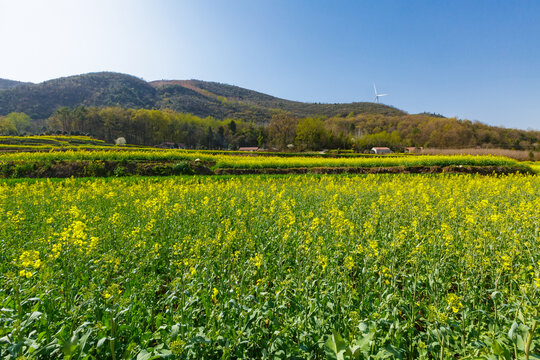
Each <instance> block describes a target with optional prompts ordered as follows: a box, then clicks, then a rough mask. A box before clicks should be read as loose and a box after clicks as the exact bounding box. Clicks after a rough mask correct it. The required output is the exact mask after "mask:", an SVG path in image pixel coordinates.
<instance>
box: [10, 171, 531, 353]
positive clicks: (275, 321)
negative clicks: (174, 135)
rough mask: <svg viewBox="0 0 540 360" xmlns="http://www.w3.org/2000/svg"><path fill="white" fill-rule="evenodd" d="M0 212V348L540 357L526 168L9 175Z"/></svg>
mask: <svg viewBox="0 0 540 360" xmlns="http://www.w3.org/2000/svg"><path fill="white" fill-rule="evenodd" d="M0 207H1V208H2V212H0V222H1V223H2V224H3V226H1V227H0V246H1V248H2V252H1V253H0V274H1V275H0V309H1V310H0V344H1V346H0V357H2V358H7V359H17V358H20V357H26V358H62V357H65V358H72V359H132V358H138V359H159V358H171V359H172V358H186V359H201V358H206V359H208V358H211V359H215V358H243V359H261V358H306V359H324V358H329V359H336V358H340V357H339V355H338V352H339V353H341V354H344V353H345V354H348V355H349V358H355V359H364V358H379V359H380V358H404V359H448V358H460V359H461V358H504V359H511V358H520V359H521V358H530V359H533V358H534V356H537V354H538V351H537V348H538V346H539V345H540V344H539V340H538V336H537V335H536V336H535V333H534V331H535V324H537V322H538V320H540V318H539V315H540V314H539V313H538V309H539V299H540V250H539V249H540V246H539V245H540V244H539V243H538V241H539V223H538V219H539V218H540V210H539V209H540V179H539V178H538V177H537V176H526V175H511V176H493V177H480V176H472V175H461V176H453V175H436V176H435V175H394V176H383V175H367V176H335V175H334V176H324V175H323V176H312V175H309V176H298V175H297V176H246V177H230V176H229V177H220V176H216V177H169V178H137V177H132V178H109V179H67V180H62V181H59V180H54V181H52V180H48V179H47V180H20V179H18V180H9V181H1V182H0ZM536 331H537V330H536Z"/></svg>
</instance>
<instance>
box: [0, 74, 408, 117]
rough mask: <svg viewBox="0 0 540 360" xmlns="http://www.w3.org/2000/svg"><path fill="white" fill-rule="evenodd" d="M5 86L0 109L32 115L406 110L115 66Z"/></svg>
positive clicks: (312, 113) (236, 114)
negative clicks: (105, 110)
mask: <svg viewBox="0 0 540 360" xmlns="http://www.w3.org/2000/svg"><path fill="white" fill-rule="evenodd" d="M0 89H2V90H0V115H6V114H9V113H10V112H14V111H15V112H24V113H26V114H28V115H30V116H31V117H32V118H33V119H45V118H48V117H49V116H50V115H51V114H53V113H54V111H55V110H56V109H58V108H60V107H64V106H67V107H70V108H74V107H77V106H97V107H103V106H121V107H125V108H156V109H171V110H175V111H178V112H186V113H191V114H193V115H196V116H200V117H207V116H212V117H214V118H216V119H225V118H236V119H242V120H246V121H252V122H255V123H258V124H266V123H268V122H269V121H270V118H271V117H272V115H273V114H275V113H277V112H288V113H290V114H292V115H293V116H298V117H306V116H318V115H323V116H345V115H347V114H349V113H354V114H380V115H403V114H404V112H403V111H401V110H398V109H396V108H393V107H390V106H386V105H380V104H374V103H367V102H358V103H349V104H318V103H317V104H316V103H303V102H298V101H290V100H285V99H280V98H277V97H274V96H270V95H267V94H263V93H260V92H257V91H253V90H248V89H244V88H241V87H238V86H232V85H226V84H220V83H215V82H207V81H200V80H172V81H154V82H151V83H148V82H146V81H144V80H141V79H139V78H136V77H134V76H130V75H125V74H118V73H111V72H101V73H90V74H84V75H76V76H69V77H64V78H59V79H54V80H49V81H46V82H43V83H40V84H24V83H16V82H15V83H14V82H10V81H9V80H2V81H0Z"/></svg>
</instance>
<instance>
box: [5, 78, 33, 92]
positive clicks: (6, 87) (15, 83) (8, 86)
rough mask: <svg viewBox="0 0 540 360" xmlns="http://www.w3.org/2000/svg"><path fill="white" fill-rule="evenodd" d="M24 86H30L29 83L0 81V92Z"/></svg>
mask: <svg viewBox="0 0 540 360" xmlns="http://www.w3.org/2000/svg"><path fill="white" fill-rule="evenodd" d="M25 84H30V83H23V82H20V81H15V80H8V79H0V90H7V89H11V88H14V87H15V86H19V85H25Z"/></svg>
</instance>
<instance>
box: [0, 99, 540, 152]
mask: <svg viewBox="0 0 540 360" xmlns="http://www.w3.org/2000/svg"><path fill="white" fill-rule="evenodd" d="M30 133H32V134H35V133H48V134H52V133H64V134H86V135H90V136H93V137H95V138H97V139H101V140H105V141H107V142H110V143H112V142H114V141H115V140H116V139H118V138H121V137H123V138H125V140H126V142H127V143H128V144H137V145H147V146H156V145H163V144H164V143H168V144H167V145H168V146H170V145H171V143H174V144H176V146H178V145H179V146H181V147H185V148H192V149H238V148H239V147H242V146H258V147H264V148H269V149H279V150H286V149H291V148H292V149H295V150H321V149H354V150H356V151H360V152H363V151H367V150H369V149H370V148H371V147H373V146H388V147H390V148H392V149H393V150H395V151H401V150H402V149H403V148H404V147H408V146H416V147H420V146H423V147H431V148H466V147H477V146H480V147H489V148H506V149H517V150H537V151H538V150H540V132H539V131H524V130H517V129H506V128H501V127H493V126H488V125H485V124H482V123H479V122H471V121H468V120H458V119H456V118H444V117H441V116H439V115H436V114H433V115H430V114H419V115H408V114H401V115H383V114H359V115H354V114H349V115H347V116H332V117H324V116H320V117H316V116H315V117H313V116H310V117H298V116H294V115H292V114H290V113H286V112H281V113H276V114H273V115H272V116H271V117H270V121H269V122H268V124H267V125H259V124H256V123H254V122H248V121H244V120H242V119H223V120H219V119H215V118H213V117H205V118H202V117H198V116H195V115H191V114H186V113H179V112H176V111H172V110H149V109H126V108H122V107H84V106H79V107H76V108H73V109H70V108H68V107H62V108H59V109H57V110H56V111H55V112H54V113H53V114H52V115H51V116H50V117H48V118H47V119H46V120H45V121H44V122H36V121H33V120H32V119H31V118H30V117H29V116H28V115H26V114H24V113H16V112H14V113H10V114H8V115H7V116H0V135H21V134H30Z"/></svg>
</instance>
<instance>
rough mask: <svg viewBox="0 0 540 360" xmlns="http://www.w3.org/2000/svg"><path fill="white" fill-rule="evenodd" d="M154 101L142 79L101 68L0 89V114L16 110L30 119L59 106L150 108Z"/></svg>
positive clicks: (153, 94)
mask: <svg viewBox="0 0 540 360" xmlns="http://www.w3.org/2000/svg"><path fill="white" fill-rule="evenodd" d="M155 102H156V90H155V89H154V88H153V87H152V86H150V85H149V84H148V83H147V82H146V81H144V80H141V79H139V78H136V77H134V76H130V75H124V74H117V73H109V72H102V73H91V74H85V75H77V76H69V77H64V78H59V79H54V80H49V81H46V82H43V83H41V84H35V85H34V84H32V85H21V86H17V87H14V88H12V89H8V90H3V91H0V115H5V114H8V113H10V112H13V111H16V112H24V113H26V114H28V115H30V117H32V118H33V119H44V118H47V117H49V116H50V115H51V114H52V113H53V112H54V111H55V110H56V109H57V108H59V107H63V106H67V107H76V106H81V105H83V106H122V107H132V108H151V107H153V106H154V104H155Z"/></svg>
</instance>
